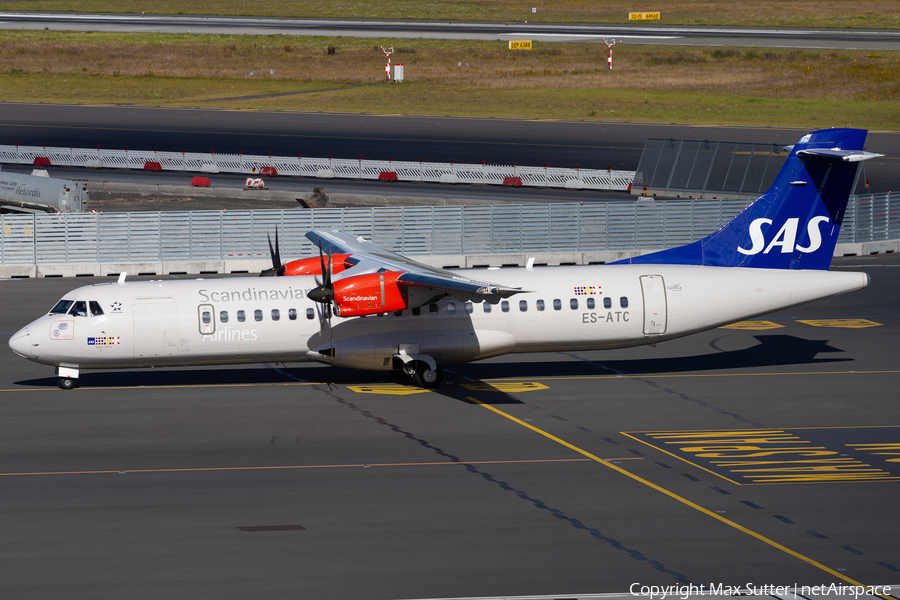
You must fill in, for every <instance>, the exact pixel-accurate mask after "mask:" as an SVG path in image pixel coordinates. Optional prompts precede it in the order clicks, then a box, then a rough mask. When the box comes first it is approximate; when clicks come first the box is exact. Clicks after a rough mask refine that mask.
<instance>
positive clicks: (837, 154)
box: [797, 148, 884, 162]
mask: <svg viewBox="0 0 900 600" xmlns="http://www.w3.org/2000/svg"><path fill="white" fill-rule="evenodd" d="M797 156H800V157H803V158H806V157H808V156H810V157H816V158H824V159H827V160H843V161H844V162H862V161H864V160H869V159H870V158H877V157H879V156H884V154H875V153H874V152H865V151H863V150H841V149H840V148H814V149H811V150H800V151H799V152H797Z"/></svg>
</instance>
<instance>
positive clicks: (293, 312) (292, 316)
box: [288, 308, 297, 321]
mask: <svg viewBox="0 0 900 600" xmlns="http://www.w3.org/2000/svg"><path fill="white" fill-rule="evenodd" d="M288 319H290V320H291V321H296V320H297V309H296V308H289V309H288Z"/></svg>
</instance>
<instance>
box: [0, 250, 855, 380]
mask: <svg viewBox="0 0 900 600" xmlns="http://www.w3.org/2000/svg"><path fill="white" fill-rule="evenodd" d="M460 273H461V274H464V275H467V276H470V277H474V278H479V277H483V276H484V275H485V274H486V273H485V272H484V271H483V270H478V271H461V272H460ZM489 275H490V279H491V280H492V281H494V282H496V283H498V284H501V285H511V286H519V287H521V288H523V289H526V290H534V291H532V292H528V293H521V294H516V295H515V296H513V297H512V298H510V299H509V300H505V301H503V302H501V303H498V304H495V305H486V304H474V305H473V304H471V303H466V302H460V301H458V300H454V299H452V298H444V299H442V300H440V301H438V302H436V303H434V304H431V305H428V304H426V305H424V306H422V307H421V308H420V309H418V310H409V309H408V310H404V311H402V313H400V314H399V315H397V314H395V313H392V312H391V313H384V314H379V315H372V316H368V317H353V318H341V317H337V316H335V317H333V318H332V319H331V328H330V329H329V328H328V327H327V326H325V325H324V324H323V322H322V317H321V313H322V305H321V304H317V303H315V302H313V301H311V300H309V299H308V298H307V297H306V293H307V291H308V290H310V289H311V288H313V287H315V286H316V283H315V281H314V278H312V277H272V278H249V277H247V278H244V277H241V278H223V279H197V280H171V281H142V282H125V283H115V282H113V283H102V284H95V285H90V286H85V287H81V288H77V289H75V290H73V291H71V292H70V293H68V294H66V295H65V296H64V299H65V300H72V301H73V302H74V303H77V302H78V301H83V302H84V303H85V304H84V305H85V306H94V304H92V303H95V304H96V305H97V306H99V308H100V311H102V313H103V314H102V315H99V314H92V313H96V312H99V311H97V310H96V309H94V310H88V311H87V314H86V315H84V316H81V315H76V314H68V313H63V314H48V315H46V316H43V317H41V318H39V319H37V320H35V321H34V322H32V323H30V324H29V325H27V326H26V327H24V328H23V329H22V330H20V331H19V332H17V333H16V334H15V335H13V336H12V337H11V339H10V347H11V348H12V349H13V350H14V351H15V352H16V353H17V354H19V355H21V356H23V357H25V358H27V359H29V360H33V361H36V362H39V363H44V364H48V365H54V366H57V367H71V368H75V369H96V368H123V367H149V366H164V365H172V366H174V365H203V364H229V363H259V362H270V361H272V362H274V361H278V362H292V361H305V360H309V359H310V358H313V359H316V360H324V361H325V362H329V363H333V364H338V365H342V366H347V367H353V368H360V369H373V370H387V369H391V368H393V361H392V359H393V357H395V356H396V355H397V354H398V353H399V352H404V351H406V352H410V353H412V354H427V355H429V356H431V357H432V358H434V360H435V361H436V363H437V364H438V365H452V364H457V363H461V362H467V361H472V360H479V359H482V358H487V357H490V356H497V355H501V354H506V353H512V352H544V351H558V350H593V349H606V348H619V347H626V346H634V345H639V344H648V343H656V342H659V341H664V340H668V339H672V338H676V337H681V336H684V335H688V334H691V333H695V332H698V331H702V330H705V329H709V328H712V327H716V326H719V325H723V324H726V323H730V322H733V321H738V320H742V319H746V318H749V317H753V316H757V315H761V314H765V313H768V312H772V311H775V310H779V309H782V308H786V307H789V306H793V305H796V304H800V303H804V302H809V301H811V300H815V299H818V298H823V297H827V296H832V295H835V294H840V293H844V292H849V291H853V290H857V289H860V288H862V287H865V286H866V284H867V283H868V276H867V275H866V274H864V273H842V272H829V271H791V270H776V269H741V268H724V267H697V266H682V265H606V266H579V267H552V268H547V267H545V268H536V269H534V270H528V269H518V268H516V269H500V270H492V271H490V273H489ZM73 305H74V304H73ZM486 308H489V312H487V311H486ZM415 313H418V314H415ZM329 348H333V351H332V352H325V353H324V354H323V353H322V352H323V351H325V350H326V349H329ZM317 351H318V352H317Z"/></svg>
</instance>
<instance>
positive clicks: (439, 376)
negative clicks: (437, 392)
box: [413, 361, 444, 388]
mask: <svg viewBox="0 0 900 600" xmlns="http://www.w3.org/2000/svg"><path fill="white" fill-rule="evenodd" d="M443 379H444V371H443V370H442V369H441V368H440V367H438V368H436V369H432V368H431V367H429V366H428V363H425V362H421V361H419V362H417V363H416V367H415V371H414V372H413V381H415V383H416V385H417V386H419V387H422V388H436V387H437V386H439V385H441V381H442V380H443Z"/></svg>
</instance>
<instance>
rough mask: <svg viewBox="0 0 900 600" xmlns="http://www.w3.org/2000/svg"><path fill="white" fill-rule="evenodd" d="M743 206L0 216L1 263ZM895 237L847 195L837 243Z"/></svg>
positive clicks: (654, 221) (490, 244) (652, 224)
mask: <svg viewBox="0 0 900 600" xmlns="http://www.w3.org/2000/svg"><path fill="white" fill-rule="evenodd" d="M748 203H749V201H748V200H696V201H672V200H670V201H664V200H656V201H653V202H614V203H592V204H525V205H491V206H429V207H379V208H343V209H338V208H334V209H331V208H329V209H316V210H302V209H289V210H256V211H227V212H225V211H195V212H157V213H152V212H140V213H107V214H70V215H42V214H35V215H3V216H2V220H0V230H2V235H0V264H5V265H16V264H54V263H113V262H115V263H118V262H150V261H194V260H222V259H251V258H255V259H258V258H265V257H268V256H269V248H268V241H267V236H268V235H270V234H271V235H273V237H274V234H275V231H276V230H277V231H278V235H279V240H280V243H281V248H282V256H284V257H299V256H309V255H313V254H315V253H316V252H317V250H316V249H315V248H314V247H313V246H312V244H310V243H309V241H308V240H307V239H306V238H305V237H304V234H305V233H306V232H307V231H309V230H311V229H325V230H334V229H337V230H340V231H345V232H348V233H352V234H355V235H361V236H364V237H365V238H367V239H371V240H372V241H373V242H375V243H376V244H379V245H381V246H383V247H385V248H388V249H389V250H393V251H395V252H399V253H401V254H407V255H427V254H438V255H462V254H503V253H520V252H563V251H604V250H636V249H655V248H669V247H673V246H679V245H682V244H687V243H689V242H692V241H694V240H697V239H700V238H701V237H703V236H705V235H707V234H709V233H710V232H712V231H715V230H716V229H717V228H719V227H721V226H722V225H723V224H725V223H726V222H728V221H729V220H730V219H731V218H732V217H733V216H734V215H735V214H737V213H738V212H740V211H741V210H742V209H743V208H744V207H745V206H747V204H748ZM898 238H900V205H898V203H897V202H896V201H894V202H893V204H892V201H891V197H890V194H880V195H875V196H865V197H858V198H857V197H854V198H852V199H851V204H850V206H849V208H848V210H847V213H846V216H845V219H844V225H843V228H842V230H841V234H840V238H839V241H840V242H871V241H878V240H888V239H891V240H892V239H898Z"/></svg>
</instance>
